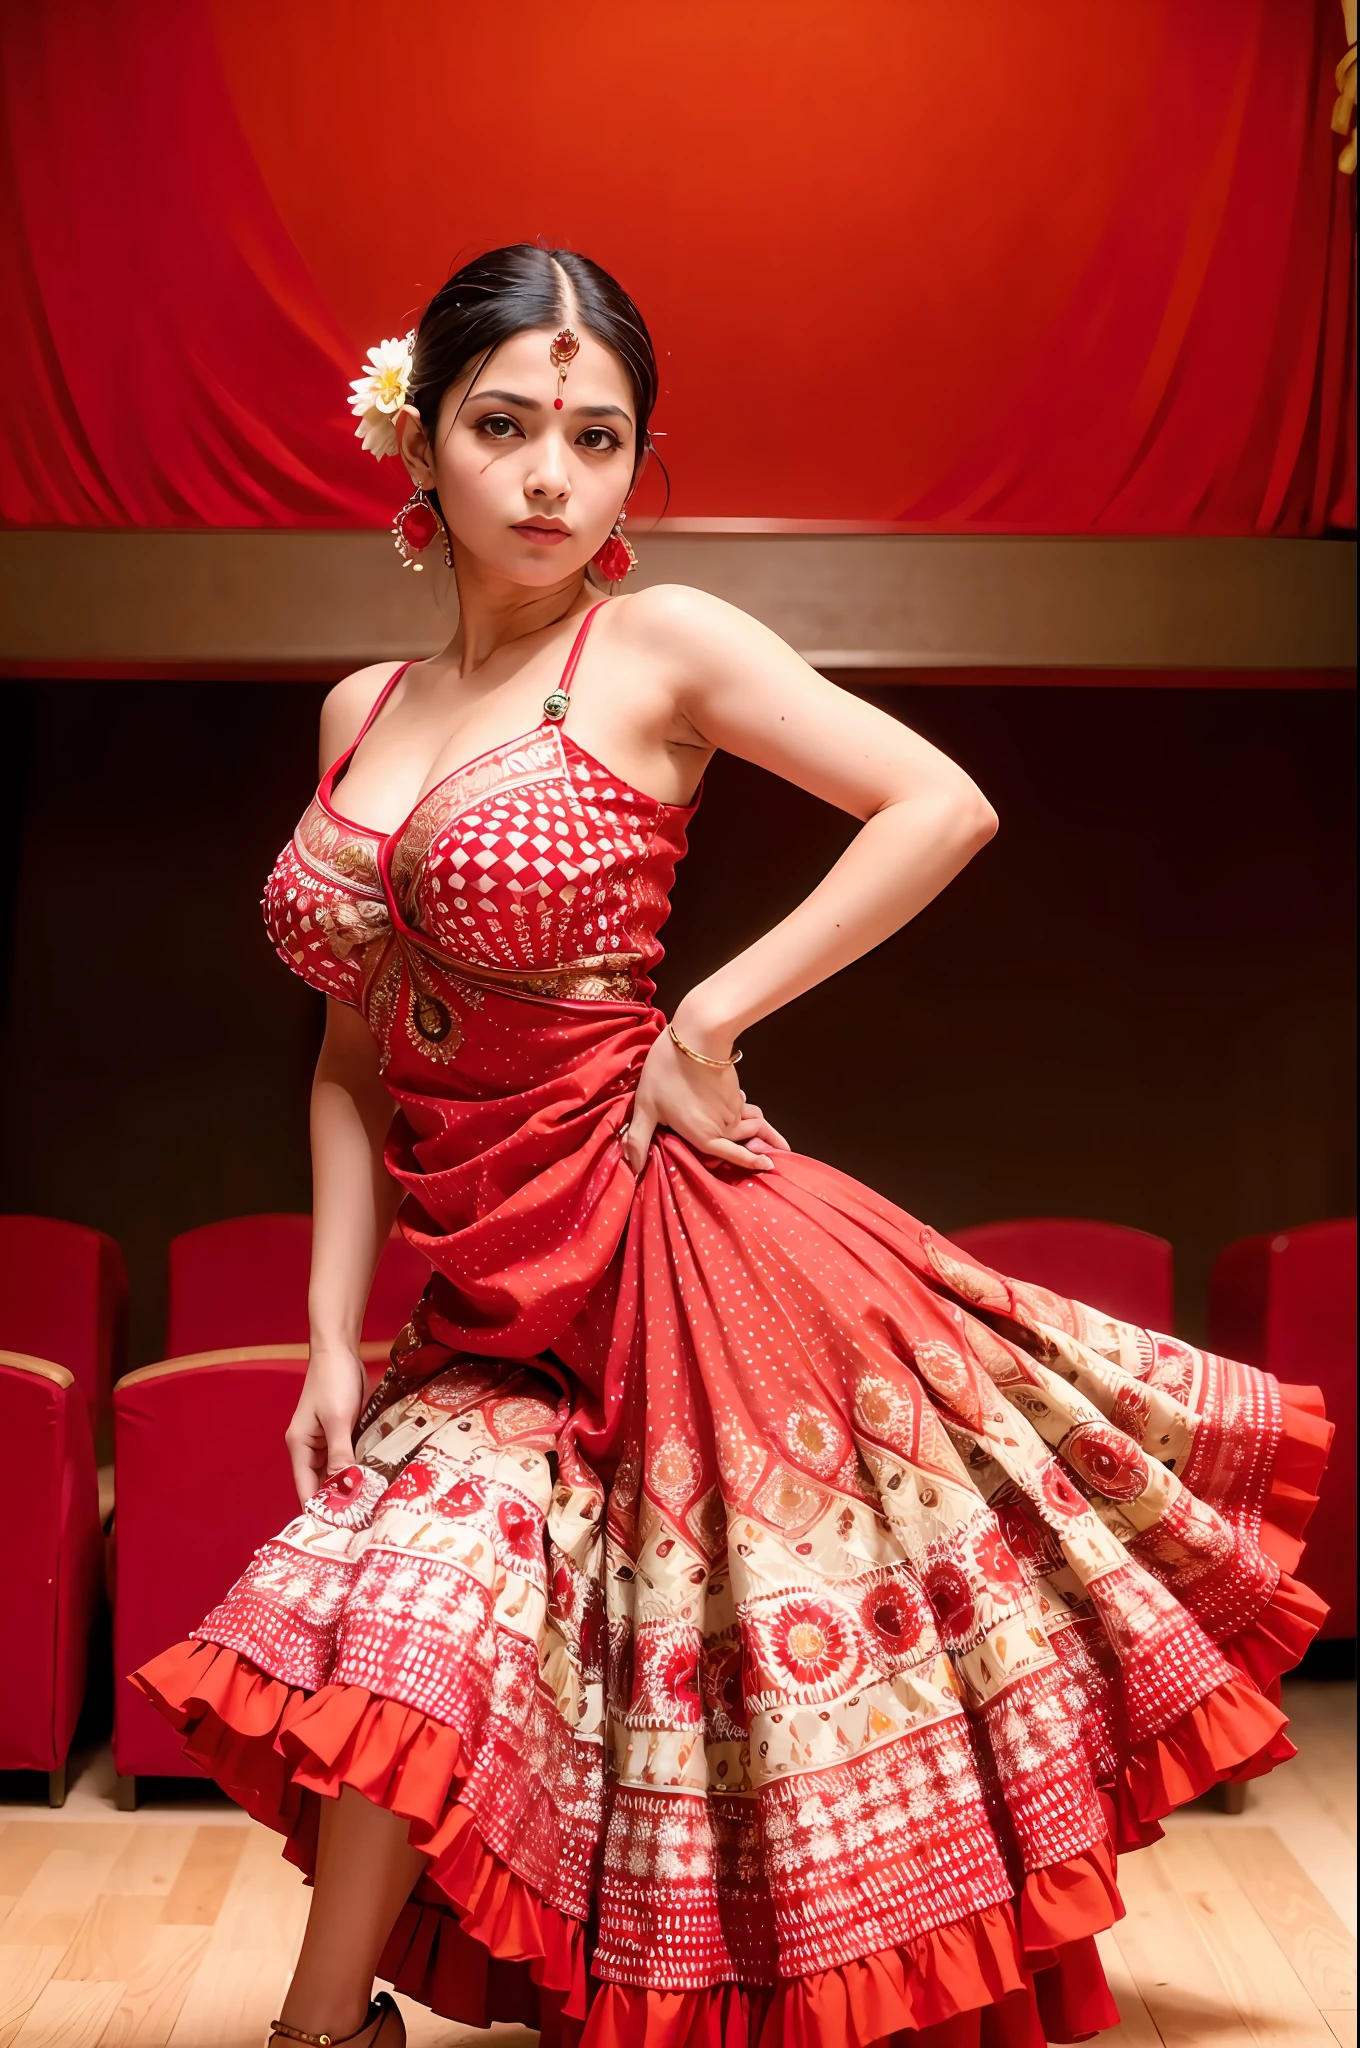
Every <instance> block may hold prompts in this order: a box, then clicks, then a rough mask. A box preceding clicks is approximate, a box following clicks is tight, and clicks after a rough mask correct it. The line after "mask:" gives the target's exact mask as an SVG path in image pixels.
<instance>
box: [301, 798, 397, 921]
mask: <svg viewBox="0 0 1360 2048" xmlns="http://www.w3.org/2000/svg"><path fill="white" fill-rule="evenodd" d="M293 843H294V845H295V847H296V848H297V851H298V854H299V856H300V857H301V858H302V859H303V860H305V861H306V862H307V864H308V866H309V867H311V868H312V869H313V870H314V871H315V872H316V873H317V874H318V875H321V876H322V877H323V878H324V879H325V880H326V881H329V882H341V883H344V884H345V885H346V886H347V887H349V888H353V887H354V886H355V885H356V884H357V885H358V886H359V887H360V888H362V889H364V890H365V891H366V892H367V893H369V894H370V895H373V896H377V897H381V895H382V881H381V879H380V877H379V874H378V863H377V840H376V838H374V837H373V836H372V835H371V834H369V833H361V832H356V831H355V830H354V829H353V827H352V826H348V825H338V824H337V823H336V821H335V819H334V818H332V817H330V816H328V815H327V813H326V811H325V810H324V809H323V808H322V806H321V803H320V801H319V799H318V798H316V797H313V798H312V801H311V802H310V803H309V804H308V806H307V808H306V810H305V811H304V812H303V814H302V817H301V818H300V820H299V821H298V828H297V831H296V832H295V833H294V834H293Z"/></svg>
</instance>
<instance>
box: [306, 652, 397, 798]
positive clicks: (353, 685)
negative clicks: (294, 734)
mask: <svg viewBox="0 0 1360 2048" xmlns="http://www.w3.org/2000/svg"><path fill="white" fill-rule="evenodd" d="M400 667H401V663H400V662H399V661H374V662H370V663H369V665H368V667H367V668H356V669H355V671H354V673H353V675H349V676H345V677H344V678H343V679H342V680H341V681H340V682H338V683H337V684H336V685H335V687H334V689H331V690H328V691H327V692H326V697H325V701H324V702H323V704H322V706H321V742H320V754H321V771H322V773H323V774H324V773H325V771H326V769H327V768H329V767H330V765H331V762H332V761H336V760H338V759H339V757H340V756H341V754H343V753H344V751H345V749H346V747H348V746H350V745H351V744H352V743H353V741H354V739H355V737H356V736H357V734H358V731H359V728H360V726H361V725H362V724H363V722H364V720H365V719H366V718H367V717H368V714H369V712H370V711H371V710H372V709H373V706H374V704H375V703H376V702H377V698H378V692H379V691H380V690H381V689H382V688H383V686H384V684H386V683H388V682H390V681H391V679H392V677H393V676H394V675H395V673H396V671H397V670H398V669H399V668H400Z"/></svg>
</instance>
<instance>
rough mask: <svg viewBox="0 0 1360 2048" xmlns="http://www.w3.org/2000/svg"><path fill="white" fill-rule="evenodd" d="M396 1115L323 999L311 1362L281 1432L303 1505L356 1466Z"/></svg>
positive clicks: (374, 1064) (373, 1051) (351, 1015)
mask: <svg viewBox="0 0 1360 2048" xmlns="http://www.w3.org/2000/svg"><path fill="white" fill-rule="evenodd" d="M393 1108H394V1105H393V1101H392V1097H391V1095H390V1094H389V1093H388V1091H387V1088H386V1087H385V1086H384V1084H383V1081H382V1079H381V1076H380V1075H379V1073H378V1048H377V1046H376V1044H375V1042H374V1039H373V1034H372V1032H371V1031H370V1030H369V1028H368V1025H367V1024H366V1022H365V1021H364V1018H363V1017H362V1015H361V1014H360V1013H359V1011H358V1010H355V1009H352V1008H351V1007H350V1006H349V1005H348V1004H347V1003H339V1002H335V1001H334V1000H332V999H330V998H328V999H327V1002H326V1035H325V1038H324V1039H323V1041H322V1046H321V1057H320V1058H319V1060H318V1061H317V1063H316V1078H315V1080H314V1082H313V1083H312V1278H311V1286H310V1289H309V1291H308V1296H307V1309H308V1316H309V1319H310V1323H311V1355H310V1358H309V1360H308V1365H307V1377H306V1379H305V1380H304V1382H303V1386H302V1397H301V1399H300V1400H299V1402H298V1405H297V1410H296V1413H295V1414H294V1416H293V1419H292V1421H291V1422H290V1423H289V1425H288V1432H287V1443H288V1452H289V1456H290V1457H291V1459H292V1462H293V1479H294V1482H295V1483H296V1486H297V1490H298V1499H299V1500H301V1501H306V1500H309V1499H310V1498H311V1496H312V1494H314V1493H315V1492H316V1490H317V1488H318V1487H319V1486H320V1485H321V1484H322V1483H323V1481H324V1480H325V1478H326V1476H327V1474H328V1473H331V1472H339V1471H343V1469H344V1467H345V1466H346V1465H350V1464H352V1463H353V1462H354V1425H355V1423H356V1421H357V1420H358V1417H359V1411H360V1409H361V1408H362V1407H363V1405H364V1389H365V1380H364V1368H363V1363H362V1360H361V1359H360V1356H359V1332H360V1328H361V1325H362V1323H363V1319H364V1307H365V1304H366V1303H367V1301H368V1290H369V1288H370V1286H371V1285H372V1281H373V1274H374V1271H375V1270H376V1268H377V1264H378V1258H379V1255H380V1253H381V1251H382V1248H383V1245H384V1243H385V1242H386V1240H387V1236H388V1233H389V1231H390V1230H391V1228H392V1219H393V1217H394V1216H395V1215H396V1213H397V1205H398V1202H399V1201H400V1198H401V1190H400V1188H399V1187H398V1186H397V1183H396V1182H395V1181H394V1180H393V1179H392V1178H391V1176H390V1175H389V1174H388V1172H387V1170H386V1168H385V1167H384V1165H383V1146H384V1143H385V1142H386V1138H387V1132H388V1127H389V1125H390V1124H391V1121H392V1115H393Z"/></svg>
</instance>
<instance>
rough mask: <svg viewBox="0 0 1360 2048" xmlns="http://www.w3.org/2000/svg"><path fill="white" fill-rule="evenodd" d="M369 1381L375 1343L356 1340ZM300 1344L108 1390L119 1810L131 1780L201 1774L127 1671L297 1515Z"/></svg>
mask: <svg viewBox="0 0 1360 2048" xmlns="http://www.w3.org/2000/svg"><path fill="white" fill-rule="evenodd" d="M364 1357H365V1361H366V1363H367V1364H368V1366H369V1371H370V1378H372V1377H373V1376H375V1375H376V1374H377V1373H378V1372H380V1371H381V1370H382V1368H383V1367H384V1366H385V1365H386V1363H387V1346H386V1345H385V1344H381V1343H379V1344H366V1345H365V1346H364ZM306 1365H307V1347H306V1345H305V1344H292V1345H288V1344H276V1345H272V1346H270V1345H261V1346H253V1347H252V1346H245V1347H236V1348H233V1349H228V1350H220V1351H212V1352H207V1353H204V1354H202V1355H200V1356H199V1357H196V1358H171V1359H167V1360H165V1361H164V1363H162V1364H160V1365H147V1366H143V1367H142V1368H141V1370H140V1371H138V1372H131V1373H128V1374H127V1376H126V1377H125V1378H124V1379H122V1380H120V1382H119V1384H118V1385H117V1387H115V1389H114V1395H113V1423H114V1463H115V1470H116V1482H117V1499H118V1513H117V1518H116V1521H115V1524H114V1546H115V1569H114V1606H113V1656H114V1677H115V1684H114V1722H113V1757H114V1764H115V1766H116V1768H117V1771H118V1775H119V1780H120V1784H119V1801H120V1804H123V1805H132V1804H133V1803H135V1797H136V1786H135V1780H136V1779H137V1777H138V1776H153V1777H160V1776H164V1777H176V1778H187V1777H199V1776H201V1775H202V1774H201V1772H200V1771H199V1770H198V1767H197V1765H195V1764H192V1763H190V1762H189V1760H188V1758H187V1757H186V1756H185V1754H184V1752H183V1750H182V1749H181V1747H180V1744H179V1741H178V1738H177V1737H176V1735H175V1733H174V1731H173V1730H172V1729H171V1727H170V1726H169V1724H168V1722H166V1721H165V1720H163V1719H162V1717H161V1716H160V1715H159V1714H158V1713H157V1712H156V1711H155V1709H154V1708H153V1707H151V1706H150V1705H149V1704H148V1703H147V1701H146V1700H144V1699H143V1698H142V1696H141V1694H140V1693H139V1692H137V1691H136V1690H135V1689H134V1688H133V1687H132V1686H130V1685H128V1684H127V1683H126V1678H127V1674H128V1673H129V1672H130V1671H135V1670H136V1669H137V1667H138V1665H139V1664H144V1663H145V1662H146V1661H147V1659H148V1658H150V1657H154V1656H155V1655H156V1653H157V1652H158V1651H160V1650H164V1649H168V1648H169V1646H170V1645H171V1644H172V1643H177V1642H180V1641H182V1639H183V1638H184V1637H185V1636H187V1635H188V1633H189V1631H190V1629H191V1628H193V1627H194V1626H195V1625H196V1624H197V1623H198V1622H200V1621H201V1620H202V1619H203V1616H204V1615H205V1614H206V1613H207V1612H208V1611H209V1609H210V1608H212V1607H215V1606H216V1605H217V1603H218V1601H219V1600H220V1599H221V1598H222V1596H223V1594H224V1593H225V1592H226V1591H227V1589H228V1587H229V1586H231V1584H232V1583H233V1581H234V1580H235V1579H236V1578H237V1577H238V1576H239V1575H240V1573H241V1571H242V1570H243V1568H244V1567H245V1565H246V1563H247V1562H248V1561H249V1559H250V1557H251V1555H252V1553H253V1552H254V1551H255V1550H257V1549H258V1548H259V1546H260V1544H261V1543H263V1542H265V1541H266V1539H267V1538H268V1537H270V1536H273V1535H274V1534H275V1533H276V1532H277V1531H278V1530H279V1529H281V1528H282V1527H283V1525H284V1524H285V1523H286V1522H289V1521H291V1520H292V1518H293V1516H294V1515H295V1514H296V1513H297V1494H296V1492H295V1491H294V1488H293V1479H292V1473H291V1471H290V1469H289V1464H288V1454H287V1451H286V1450H285V1448H284V1442H283V1432H284V1430H285V1429H286V1428H287V1426H288V1421H289V1418H290V1416H291V1415H292V1413H293V1409H294V1408H295V1407H296V1405H297V1398H298V1391H299V1389H300V1388H301V1385H302V1377H303V1374H304V1372H305V1370H306Z"/></svg>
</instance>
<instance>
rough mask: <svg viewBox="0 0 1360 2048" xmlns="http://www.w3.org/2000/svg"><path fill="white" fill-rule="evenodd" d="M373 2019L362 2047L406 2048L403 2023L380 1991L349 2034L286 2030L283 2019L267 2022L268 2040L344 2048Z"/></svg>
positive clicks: (314, 2047) (309, 2047)
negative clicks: (367, 2039)
mask: <svg viewBox="0 0 1360 2048" xmlns="http://www.w3.org/2000/svg"><path fill="white" fill-rule="evenodd" d="M374 2020H377V2022H378V2025H377V2029H376V2031H375V2032H374V2034H373V2036H372V2038H371V2039H370V2040H369V2041H368V2042H367V2043H366V2048H406V2022H405V2020H404V2019H403V2018H402V2016H401V2012H400V2010H399V2008H398V2006H397V2002H396V2000H395V1999H394V1998H393V1996H392V1994H391V1992H390V1991H380V1992H379V1993H378V1995H377V1997H376V1998H375V1999H374V2000H373V2002H372V2003H371V2005H370V2006H369V2008H368V2011H367V2013H366V2014H365V2015H364V2018H363V2020H362V2021H361V2023H360V2024H359V2025H358V2026H357V2027H356V2028H355V2029H354V2032H353V2033H352V2034H309V2033H307V2032H306V2031H305V2030H304V2029H303V2028H302V2027H290V2026H288V2025H287V2023H286V2022H285V2021H283V2020H271V2021H270V2032H269V2041H270V2044H271V2048H272V2043H273V2042H275V2041H301V2042H302V2043H303V2044H304V2048H345V2044H346V2042H349V2041H357V2040H358V2038H359V2036H360V2035H361V2034H365V2033H367V2032H368V2029H369V2028H370V2027H371V2026H372V2025H373V2022H374Z"/></svg>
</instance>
